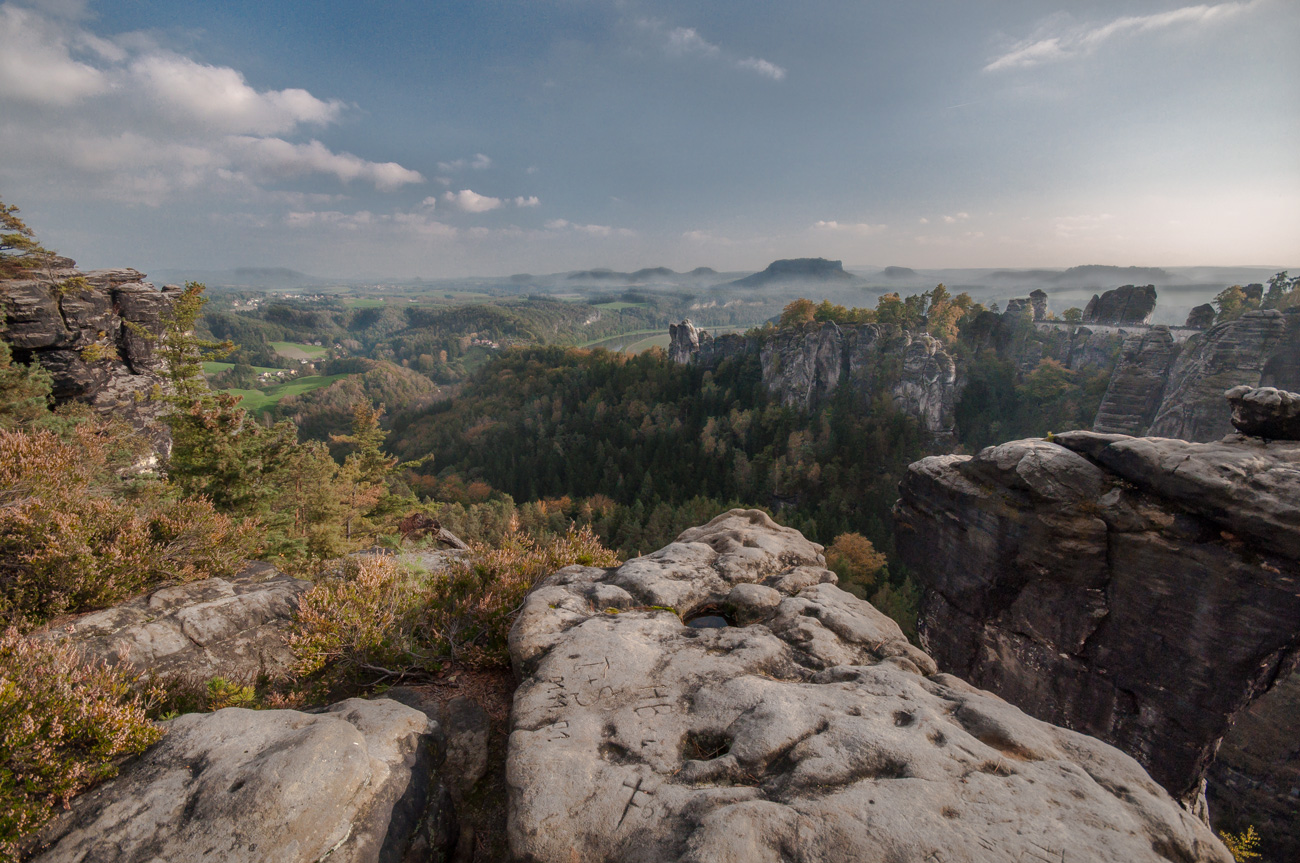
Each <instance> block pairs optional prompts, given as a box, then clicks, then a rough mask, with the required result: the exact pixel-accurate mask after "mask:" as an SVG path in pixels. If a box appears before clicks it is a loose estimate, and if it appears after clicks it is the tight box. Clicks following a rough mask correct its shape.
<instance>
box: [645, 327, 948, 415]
mask: <svg viewBox="0 0 1300 863" xmlns="http://www.w3.org/2000/svg"><path fill="white" fill-rule="evenodd" d="M669 334H670V337H671V341H670V344H669V349H668V355H669V357H670V358H672V360H673V361H674V362H678V363H696V364H698V365H700V366H701V367H703V368H716V367H717V365H718V364H719V363H721V362H722V361H723V360H726V359H729V358H731V357H735V356H739V355H741V354H745V353H754V352H756V353H757V354H758V357H759V360H760V362H761V364H762V369H763V383H764V384H765V385H766V386H767V390H768V392H770V393H771V394H772V395H774V396H775V397H777V398H778V399H779V400H780V401H781V404H783V405H786V406H787V407H797V408H799V409H801V410H813V409H815V408H817V407H819V406H821V405H823V404H825V403H826V402H827V401H828V400H829V399H830V397H831V395H832V394H833V393H834V392H835V390H836V389H837V388H838V387H840V386H841V385H842V384H849V385H851V386H852V387H853V389H854V392H855V393H856V394H857V395H858V397H859V398H860V399H862V400H863V401H864V403H865V402H869V401H870V400H871V399H872V398H874V397H875V396H877V395H881V394H885V393H888V394H889V395H890V396H891V397H892V398H893V399H894V402H895V404H897V405H898V406H899V407H900V408H901V409H902V410H905V411H907V412H908V413H910V414H911V415H912V416H914V417H916V418H917V419H918V420H919V421H920V423H921V426H922V428H924V429H925V430H926V432H927V433H928V434H930V435H931V436H934V437H943V436H946V435H949V434H951V432H952V427H953V411H954V408H955V407H956V403H957V398H958V396H959V395H960V394H961V381H960V379H959V377H958V375H957V365H956V363H955V362H954V361H953V358H952V356H951V355H950V354H949V353H948V352H947V351H946V350H945V349H944V346H943V343H942V342H940V341H939V340H938V339H936V338H934V337H933V336H930V335H928V334H926V333H912V332H909V331H907V330H903V329H901V328H899V327H896V326H888V325H879V324H865V325H862V326H857V327H840V326H838V325H836V324H833V323H824V324H820V325H816V326H809V327H804V328H800V329H793V328H791V329H782V330H778V331H776V332H775V333H774V334H770V335H764V336H761V337H758V338H749V337H745V336H739V335H727V336H721V337H719V338H713V337H712V336H710V335H709V334H708V333H707V332H705V331H704V330H700V329H698V328H696V327H695V326H694V325H693V324H692V323H691V322H690V321H682V322H681V323H680V324H674V325H672V326H671V327H670V328H669Z"/></svg>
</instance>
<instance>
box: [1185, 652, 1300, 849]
mask: <svg viewBox="0 0 1300 863" xmlns="http://www.w3.org/2000/svg"><path fill="white" fill-rule="evenodd" d="M1296 717H1300V672H1293V673H1292V674H1291V676H1290V677H1288V678H1286V679H1285V680H1283V681H1282V682H1281V683H1279V684H1278V685H1277V686H1275V687H1273V688H1272V689H1271V690H1269V691H1268V692H1267V693H1265V694H1264V695H1263V696H1262V697H1261V698H1260V699H1259V700H1258V701H1256V702H1255V703H1254V704H1252V705H1250V707H1248V708H1246V709H1245V710H1243V711H1242V712H1241V713H1239V714H1237V717H1236V720H1235V721H1234V722H1233V726H1232V729H1231V730H1230V731H1229V732H1228V736H1227V737H1225V738H1223V743H1222V744H1221V745H1220V746H1219V754H1218V755H1217V756H1216V757H1215V759H1214V764H1212V765H1210V776H1209V787H1208V789H1207V794H1206V796H1207V797H1208V798H1209V803H1210V812H1211V813H1212V814H1213V815H1214V817H1215V820H1216V821H1221V822H1223V823H1225V824H1227V825H1229V826H1230V828H1231V829H1232V830H1233V831H1238V830H1244V829H1246V826H1247V825H1254V827H1255V829H1256V830H1258V831H1259V835H1260V837H1261V838H1262V841H1261V843H1260V852H1261V854H1262V855H1263V859H1264V860H1269V861H1273V860H1276V861H1284V860H1300V823H1298V822H1300V818H1297V817H1296V816H1297V813H1300V734H1297V733H1296Z"/></svg>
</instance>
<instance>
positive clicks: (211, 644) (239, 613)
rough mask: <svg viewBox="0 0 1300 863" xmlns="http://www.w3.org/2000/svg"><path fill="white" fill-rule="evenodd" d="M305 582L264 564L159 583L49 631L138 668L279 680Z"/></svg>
mask: <svg viewBox="0 0 1300 863" xmlns="http://www.w3.org/2000/svg"><path fill="white" fill-rule="evenodd" d="M308 587H310V584H309V583H308V582H306V581H302V580H299V579H296V578H290V577H289V576H287V575H284V574H282V573H280V572H277V571H276V570H275V568H274V567H272V566H270V565H269V564H265V563H255V564H252V565H250V566H249V567H248V568H246V569H245V570H244V571H243V572H241V573H239V574H238V575H236V576H233V577H231V578H229V579H226V578H208V579H204V580H202V581H191V582H188V583H186V584H178V585H174V586H171V587H164V588H160V589H158V590H155V591H154V592H152V593H150V594H147V595H145V596H142V597H139V598H137V599H133V600H131V601H129V602H126V603H123V604H122V605H118V606H114V607H113V608H107V609H104V610H103V611H95V612H91V613H90V614H83V615H80V616H79V617H75V618H72V619H71V620H67V621H64V622H62V623H60V624H59V625H57V626H54V627H51V628H50V629H48V630H46V632H45V633H44V637H46V638H55V639H60V640H63V639H69V640H71V641H72V642H73V643H74V644H76V645H77V646H78V647H80V648H81V650H82V651H83V652H84V653H85V654H86V655H87V656H89V657H94V658H98V659H103V660H105V661H106V662H108V663H110V664H114V665H116V664H118V663H120V662H127V663H130V664H131V665H134V666H135V667H136V668H138V669H140V670H141V671H148V672H150V673H153V674H159V675H168V676H176V677H181V678H184V679H188V680H194V681H199V682H202V681H206V680H208V679H210V678H212V677H216V676H220V677H225V678H226V679H228V680H235V681H240V682H251V681H253V680H254V679H256V678H257V677H258V675H261V674H266V675H269V676H271V677H277V676H281V675H283V674H285V673H286V672H287V671H288V669H289V667H290V665H291V664H292V663H293V654H292V652H290V650H289V648H288V646H287V644H286V643H285V636H286V635H287V633H288V630H289V625H290V622H291V621H292V619H293V615H294V612H295V611H296V610H297V608H298V598H299V596H300V595H301V594H302V593H303V592H304V591H305V590H307V588H308Z"/></svg>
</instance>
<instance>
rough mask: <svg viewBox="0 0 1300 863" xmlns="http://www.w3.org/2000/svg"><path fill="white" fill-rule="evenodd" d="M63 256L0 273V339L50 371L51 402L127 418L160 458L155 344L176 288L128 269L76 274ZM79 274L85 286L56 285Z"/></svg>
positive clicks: (164, 444)
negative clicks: (17, 273) (46, 267)
mask: <svg viewBox="0 0 1300 863" xmlns="http://www.w3.org/2000/svg"><path fill="white" fill-rule="evenodd" d="M64 260H65V261H67V259H64ZM67 263H68V264H69V266H67V267H65V268H62V269H58V270H55V271H53V272H51V273H50V274H49V277H48V278H37V279H8V280H5V279H0V339H4V340H5V341H7V342H9V343H10V344H11V345H12V346H13V347H14V349H15V352H16V354H17V358H18V359H19V361H21V362H33V361H34V362H37V363H39V364H40V365H41V366H43V367H44V368H45V369H46V370H47V371H48V372H49V373H50V376H51V378H52V384H53V395H54V399H55V402H56V403H58V404H62V403H66V402H72V401H77V402H83V403H85V404H88V405H90V406H91V407H92V408H93V409H94V410H95V411H97V412H98V413H101V414H104V415H106V416H112V417H115V418H118V419H123V420H126V421H127V422H129V423H130V424H131V425H133V426H134V427H135V428H136V429H137V430H139V431H141V432H142V433H144V434H145V435H146V437H148V438H149V440H150V441H151V442H152V443H153V445H154V450H155V451H156V452H157V453H160V454H161V455H163V456H164V457H165V456H166V455H167V453H168V452H169V450H170V445H171V437H170V432H169V431H168V429H167V428H166V426H165V425H164V424H163V423H162V422H160V418H161V416H162V414H163V413H164V411H165V410H166V403H165V402H164V401H163V400H162V399H160V398H158V397H157V395H158V393H160V392H161V391H163V390H165V388H166V386H167V382H166V380H165V378H164V376H163V374H162V363H161V360H160V359H159V357H158V356H157V353H156V346H157V342H158V339H159V337H160V335H161V334H162V332H163V329H164V320H165V318H166V316H167V315H168V314H169V313H170V312H171V309H172V308H173V306H174V305H175V303H176V300H177V298H178V297H179V296H180V294H181V289H180V288H176V287H168V288H165V289H163V290H162V291H159V290H157V289H156V288H154V286H153V285H150V284H149V283H147V282H145V281H144V274H143V273H140V272H138V271H136V270H132V269H115V270H92V271H90V272H87V273H83V272H81V271H80V270H77V269H75V266H73V265H72V262H71V261H67ZM78 277H79V278H82V279H84V280H85V283H86V284H87V285H88V287H84V288H82V287H73V288H67V287H60V285H63V284H64V283H66V282H67V280H69V279H73V278H78Z"/></svg>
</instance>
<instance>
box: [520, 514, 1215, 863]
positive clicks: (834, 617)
mask: <svg viewBox="0 0 1300 863" xmlns="http://www.w3.org/2000/svg"><path fill="white" fill-rule="evenodd" d="M822 566H823V562H822V560H821V559H820V548H819V547H818V546H815V545H813V544H812V543H809V542H808V541H807V540H805V539H804V538H803V537H802V536H801V535H799V534H798V533H797V532H794V531H791V530H789V529H788V528H779V527H777V526H776V525H775V524H773V523H772V522H771V521H770V520H769V519H767V518H766V516H763V515H762V514H761V513H756V512H753V511H741V510H733V511H732V512H730V513H727V514H725V515H723V516H720V517H719V518H717V519H714V521H712V522H710V523H709V524H708V525H705V526H703V527H701V528H695V529H692V530H691V531H687V532H686V533H684V534H683V535H682V536H681V537H679V539H678V541H677V542H676V543H674V544H673V545H670V546H668V547H667V548H666V549H664V550H663V551H661V552H658V553H656V554H655V555H651V556H649V557H647V558H638V559H636V560H631V561H628V562H627V563H625V564H624V565H623V566H622V567H620V568H618V569H616V570H600V569H591V568H577V567H571V568H569V569H567V570H561V571H560V572H558V573H556V574H555V575H553V576H550V577H548V578H546V579H544V580H543V581H542V582H541V583H540V584H539V586H538V588H537V589H536V590H535V591H534V592H533V593H532V594H530V595H529V597H528V599H527V601H526V603H525V607H524V609H523V612H522V614H521V615H520V617H519V619H518V621H517V622H516V624H515V626H514V629H513V630H512V632H511V649H512V656H513V658H514V660H515V665H516V668H517V669H518V672H519V674H520V677H521V682H520V686H519V688H518V690H517V691H516V694H515V703H514V710H513V711H512V714H511V726H512V733H511V738H510V752H509V757H508V762H507V782H508V784H509V789H510V815H509V839H510V845H511V851H512V853H513V854H514V855H515V857H516V858H518V859H522V860H529V861H534V863H551V861H555V863H568V861H571V860H592V861H601V860H605V861H615V860H618V861H637V863H650V861H710V863H719V861H723V863H725V861H737V863H739V861H746V863H748V861H772V863H778V861H783V860H828V861H829V860H845V861H847V860H853V861H865V862H866V863H884V861H900V860H917V861H923V860H945V861H950V863H958V861H1001V860H1019V859H1025V860H1029V859H1043V860H1059V859H1061V855H1062V854H1064V855H1066V859H1072V858H1073V857H1074V856H1078V857H1079V859H1086V860H1096V861H1125V863H1137V861H1153V863H1154V861H1161V860H1170V859H1177V860H1184V861H1225V863H1226V861H1229V860H1230V859H1231V857H1230V856H1229V855H1228V853H1227V851H1226V849H1224V848H1223V846H1222V845H1221V844H1220V843H1219V842H1218V840H1217V839H1216V838H1215V837H1214V836H1213V834H1212V833H1211V832H1210V831H1209V829H1208V828H1206V827H1205V826H1204V825H1203V824H1202V823H1200V822H1199V821H1198V820H1197V819H1196V818H1195V817H1193V816H1192V815H1191V814H1190V813H1188V812H1186V811H1185V810H1183V809H1181V808H1180V807H1179V806H1178V805H1177V804H1175V803H1174V802H1173V801H1172V800H1171V799H1170V798H1169V796H1168V795H1167V794H1166V793H1165V792H1164V791H1163V790H1162V789H1161V788H1160V787H1159V786H1158V785H1156V783H1154V782H1153V781H1152V780H1151V779H1150V778H1149V777H1148V776H1147V775H1146V774H1145V773H1144V772H1143V771H1142V769H1141V768H1140V767H1139V766H1138V765H1137V763H1136V762H1134V761H1133V759H1131V758H1129V757H1128V756H1125V755H1124V754H1122V753H1120V752H1119V751H1117V750H1115V749H1113V748H1111V747H1109V746H1107V745H1105V744H1103V743H1101V742H1099V741H1097V740H1094V739H1092V738H1089V737H1086V736H1084V735H1082V734H1078V733H1076V732H1073V731H1068V730H1065V729H1061V728H1055V727H1053V726H1050V725H1047V724H1046V723H1043V722H1039V721H1037V720H1034V719H1031V718H1029V717H1027V716H1025V715H1024V714H1023V713H1021V712H1020V711H1019V710H1017V709H1016V708H1014V707H1012V706H1010V705H1009V704H1007V703H1006V702H1004V701H1002V700H1001V699H999V698H997V697H995V696H993V695H991V694H989V693H986V692H981V691H979V690H977V689H975V688H973V687H971V686H969V685H967V684H965V683H963V682H962V681H961V680H959V679H957V678H955V677H951V676H949V675H944V674H938V673H936V668H935V665H934V662H933V660H931V659H930V657H929V656H928V655H926V654H925V653H924V652H922V651H920V650H918V649H917V648H916V647H914V646H913V645H911V644H909V643H908V642H907V641H906V639H905V638H903V636H902V633H901V632H900V631H899V629H898V626H897V625H896V624H895V623H894V622H893V621H892V620H890V619H889V618H887V617H885V616H884V615H883V614H881V613H880V612H879V611H877V610H876V609H875V608H873V607H872V606H871V605H870V604H868V603H866V602H863V601H861V600H859V599H857V598H855V597H853V596H852V595H850V594H848V593H845V592H844V591H842V590H840V589H839V588H837V587H835V586H834V584H832V583H831V582H830V581H829V580H824V581H823V580H818V581H815V582H814V583H812V584H808V583H807V582H809V581H811V580H812V579H811V578H810V576H811V575H812V574H813V572H814V571H815V570H816V569H818V568H820V567H822ZM796 574H797V575H796ZM749 585H762V586H765V587H768V588H770V589H772V590H775V591H777V592H778V593H779V594H780V595H781V599H780V602H779V603H778V604H777V605H776V606H775V607H774V608H772V607H770V606H768V607H769V608H770V610H769V611H768V612H767V616H766V617H763V618H762V619H761V620H756V622H754V623H752V624H750V625H747V626H728V627H722V628H717V629H692V628H689V627H686V626H683V625H682V622H681V618H680V617H679V616H678V615H677V614H675V613H674V612H673V611H672V610H669V609H666V608H654V607H653V606H656V605H663V604H664V603H665V601H668V600H677V601H680V602H682V605H681V606H679V607H678V610H679V611H681V612H683V616H686V615H688V614H689V612H690V611H691V610H693V609H694V608H697V607H700V606H703V605H710V604H718V603H722V602H724V601H725V599H726V597H728V596H732V595H744V594H748V595H751V596H753V597H754V598H755V599H757V598H759V597H762V598H763V599H764V602H763V603H762V604H764V605H766V604H767V602H766V600H768V599H770V596H769V595H768V594H765V593H762V592H761V591H752V590H750V589H749V588H748V586H749ZM781 585H789V586H790V587H788V588H783V587H781ZM602 589H617V591H618V592H619V593H621V594H622V595H623V599H622V604H621V605H609V604H606V603H607V600H608V599H610V598H612V597H614V596H616V595H617V594H614V593H606V594H605V599H602V600H601V602H600V603H595V602H593V601H592V596H593V595H594V594H595V593H597V592H598V591H600V590H602ZM737 591H740V594H737ZM757 605H758V603H756V604H755V605H751V606H749V607H751V608H755V607H756V606H757ZM1067 849H1068V850H1067Z"/></svg>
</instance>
